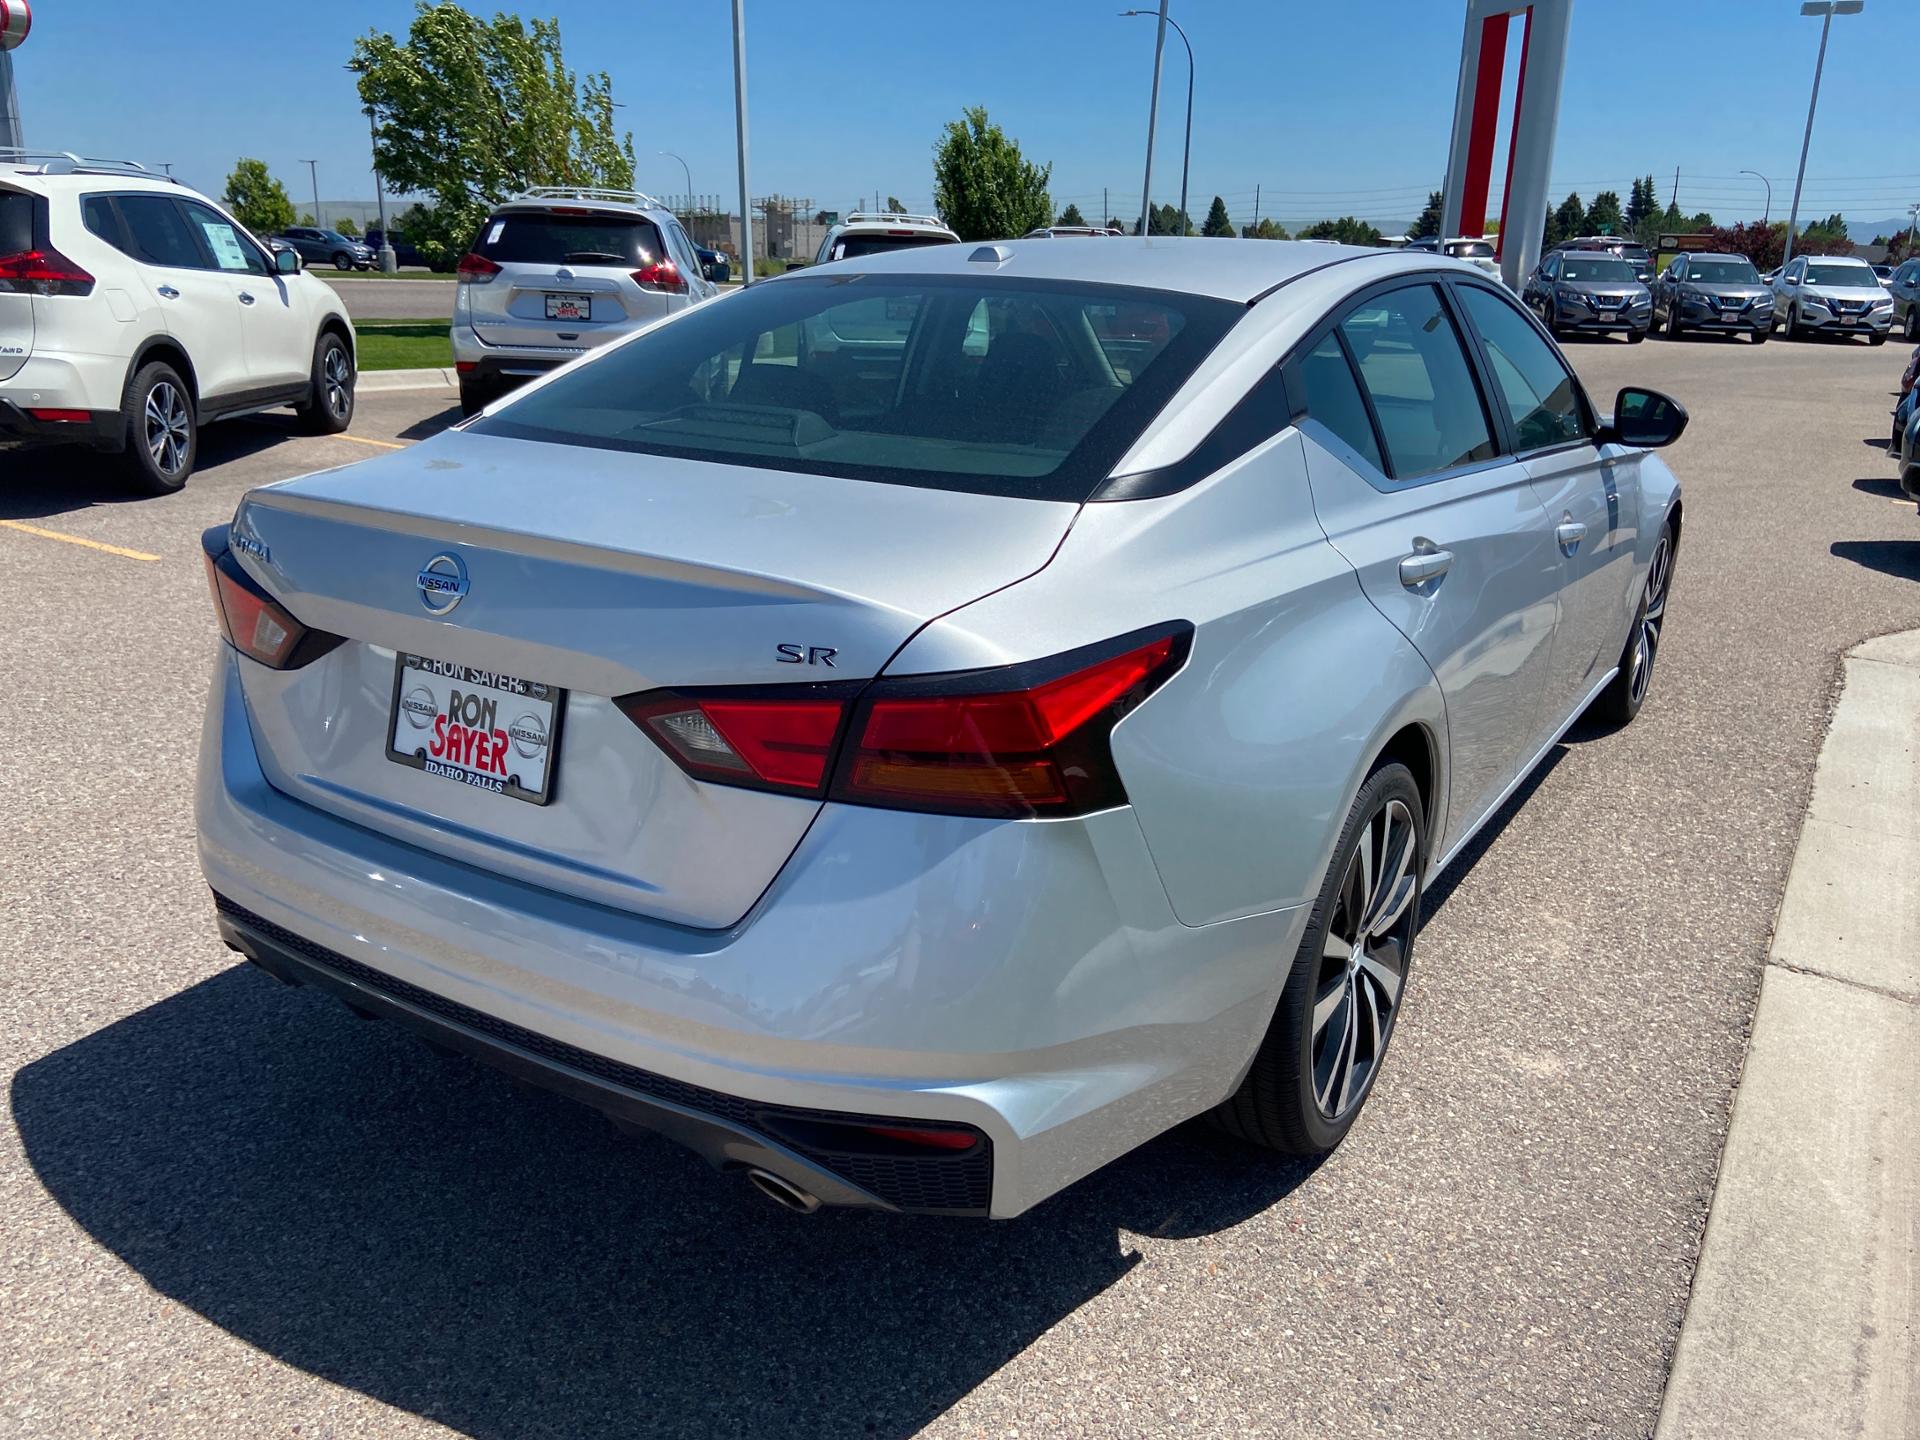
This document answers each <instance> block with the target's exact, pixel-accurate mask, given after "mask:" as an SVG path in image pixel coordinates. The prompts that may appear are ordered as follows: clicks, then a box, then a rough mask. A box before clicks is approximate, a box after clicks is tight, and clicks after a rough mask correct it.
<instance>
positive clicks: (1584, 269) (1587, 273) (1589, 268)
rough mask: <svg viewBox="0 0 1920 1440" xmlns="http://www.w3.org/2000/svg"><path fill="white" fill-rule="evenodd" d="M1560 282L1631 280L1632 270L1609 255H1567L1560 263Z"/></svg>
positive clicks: (1625, 263)
mask: <svg viewBox="0 0 1920 1440" xmlns="http://www.w3.org/2000/svg"><path fill="white" fill-rule="evenodd" d="M1560 278H1561V279H1562V280H1600V281H1618V280H1631V279H1633V270H1632V268H1631V267H1630V266H1629V265H1628V264H1627V262H1626V261H1624V260H1616V259H1614V258H1613V256H1611V255H1575V254H1572V253H1571V252H1569V253H1568V255H1567V256H1566V258H1565V259H1564V260H1562V261H1561V262H1560Z"/></svg>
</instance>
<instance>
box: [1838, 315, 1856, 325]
mask: <svg viewBox="0 0 1920 1440" xmlns="http://www.w3.org/2000/svg"><path fill="white" fill-rule="evenodd" d="M1840 323H1841V324H1842V325H1851V324H1853V316H1851V315H1842V316H1841V317H1840Z"/></svg>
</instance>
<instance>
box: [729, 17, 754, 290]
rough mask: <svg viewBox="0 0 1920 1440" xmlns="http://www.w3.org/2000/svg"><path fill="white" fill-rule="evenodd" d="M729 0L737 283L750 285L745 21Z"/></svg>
mask: <svg viewBox="0 0 1920 1440" xmlns="http://www.w3.org/2000/svg"><path fill="white" fill-rule="evenodd" d="M741 4H742V0H733V125H734V132H735V134H736V135H737V136H738V138H739V142H740V260H741V265H742V267H743V268H742V269H741V272H740V283H741V284H742V285H751V284H753V202H752V200H751V199H750V198H749V196H748V191H747V20H746V16H745V15H744V14H743V13H742V10H741Z"/></svg>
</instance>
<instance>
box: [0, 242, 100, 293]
mask: <svg viewBox="0 0 1920 1440" xmlns="http://www.w3.org/2000/svg"><path fill="white" fill-rule="evenodd" d="M4 293H14V294H21V293H24V294H28V295H91V294H92V293H93V276H91V275H89V274H88V273H87V272H86V271H84V270H82V269H81V268H80V267H79V266H78V265H76V264H74V263H73V261H71V260H69V259H67V257H66V256H64V255H62V254H61V253H60V252H59V251H58V250H22V251H19V252H18V253H17V254H13V255H0V294H4Z"/></svg>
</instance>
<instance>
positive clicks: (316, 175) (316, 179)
mask: <svg viewBox="0 0 1920 1440" xmlns="http://www.w3.org/2000/svg"><path fill="white" fill-rule="evenodd" d="M300 163H301V164H302V165H304V166H306V167H307V171H308V173H309V174H311V175H312V176H313V223H314V224H315V225H318V226H319V227H321V228H322V229H325V228H326V224H327V222H326V221H324V220H322V219H321V218H320V162H319V161H318V160H302V161H301V162H300Z"/></svg>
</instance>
